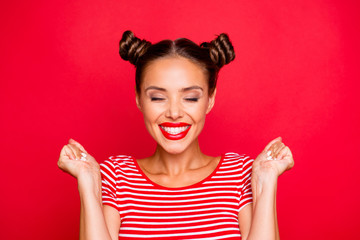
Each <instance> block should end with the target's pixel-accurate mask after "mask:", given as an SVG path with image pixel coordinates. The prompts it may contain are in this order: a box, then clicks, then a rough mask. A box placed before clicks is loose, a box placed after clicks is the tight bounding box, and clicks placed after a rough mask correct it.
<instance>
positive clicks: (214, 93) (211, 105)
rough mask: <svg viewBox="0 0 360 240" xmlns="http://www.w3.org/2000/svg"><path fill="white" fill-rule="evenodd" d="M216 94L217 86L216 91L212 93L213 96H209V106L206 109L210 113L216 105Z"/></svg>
mask: <svg viewBox="0 0 360 240" xmlns="http://www.w3.org/2000/svg"><path fill="white" fill-rule="evenodd" d="M215 96H216V88H215V90H214V92H213V93H212V94H211V96H209V105H208V108H207V110H206V114H208V113H209V112H210V111H211V109H212V108H213V107H214V104H215Z"/></svg>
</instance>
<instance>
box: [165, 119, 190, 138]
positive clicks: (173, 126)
mask: <svg viewBox="0 0 360 240" xmlns="http://www.w3.org/2000/svg"><path fill="white" fill-rule="evenodd" d="M159 127H160V130H161V132H162V133H163V135H164V136H165V137H166V138H167V139H170V140H179V139H182V138H184V137H185V136H186V134H187V133H188V132H189V130H190V127H191V125H190V124H188V123H182V122H180V123H171V122H164V123H162V124H160V125H159Z"/></svg>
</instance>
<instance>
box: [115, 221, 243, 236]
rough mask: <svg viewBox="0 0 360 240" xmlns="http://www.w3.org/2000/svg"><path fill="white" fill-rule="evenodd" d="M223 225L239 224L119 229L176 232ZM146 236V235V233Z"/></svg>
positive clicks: (123, 228)
mask: <svg viewBox="0 0 360 240" xmlns="http://www.w3.org/2000/svg"><path fill="white" fill-rule="evenodd" d="M224 224H230V225H235V226H239V224H237V223H234V222H220V223H211V224H204V225H196V226H189V227H166V228H143V227H141V228H140V227H121V228H120V229H121V230H122V231H123V230H135V231H145V232H147V231H177V230H187V229H197V228H206V227H214V226H219V225H224ZM146 234H148V233H146Z"/></svg>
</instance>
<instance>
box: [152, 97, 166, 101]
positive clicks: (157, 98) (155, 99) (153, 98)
mask: <svg viewBox="0 0 360 240" xmlns="http://www.w3.org/2000/svg"><path fill="white" fill-rule="evenodd" d="M162 100H165V98H159V97H152V98H151V101H152V102H155V101H162Z"/></svg>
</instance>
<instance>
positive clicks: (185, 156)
mask: <svg viewBox="0 0 360 240" xmlns="http://www.w3.org/2000/svg"><path fill="white" fill-rule="evenodd" d="M151 158H152V164H153V166H154V168H155V167H156V168H157V170H158V171H159V172H161V173H163V174H166V175H170V176H176V175H180V174H182V173H184V172H185V171H187V170H191V169H196V168H199V167H202V166H203V163H204V161H206V155H205V154H203V153H202V152H201V150H200V146H199V142H198V140H196V141H194V143H193V144H192V145H191V146H189V147H188V148H187V149H186V150H185V151H183V152H181V153H179V154H171V153H169V152H166V151H165V150H164V149H163V148H162V147H161V146H160V145H157V147H156V151H155V153H154V155H153V156H152V157H151Z"/></svg>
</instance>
